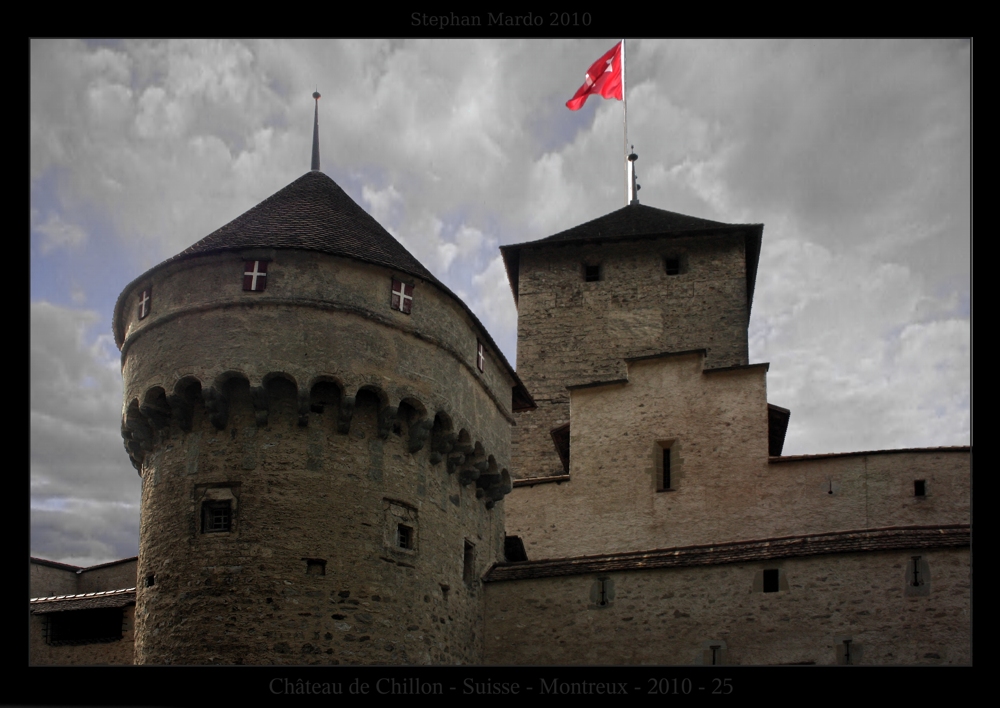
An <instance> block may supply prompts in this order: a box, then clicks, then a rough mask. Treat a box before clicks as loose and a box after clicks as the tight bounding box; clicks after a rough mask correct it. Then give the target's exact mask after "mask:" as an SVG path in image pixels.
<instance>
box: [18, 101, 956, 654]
mask: <svg viewBox="0 0 1000 708" xmlns="http://www.w3.org/2000/svg"><path fill="white" fill-rule="evenodd" d="M317 98H318V96H317ZM762 232H763V227H762V225H760V224H724V223H719V222H714V221H707V220H704V219H697V218H693V217H689V216H683V215H680V214H675V213H672V212H668V211H663V210H660V209H655V208H651V207H648V206H645V205H641V204H638V202H637V200H633V203H631V204H629V205H628V206H625V207H623V208H622V209H619V210H617V211H615V212H612V213H611V214H608V215H606V216H604V217H601V218H598V219H596V220H594V221H591V222H588V223H586V224H582V225H580V226H577V227H575V228H571V229H569V230H567V231H563V232H561V233H558V234H556V235H554V236H550V237H548V238H545V239H542V240H539V241H532V242H528V243H521V244H517V245H509V246H504V247H502V248H501V251H502V255H503V258H504V262H505V265H506V268H507V274H508V278H509V281H510V285H511V290H512V293H513V297H514V299H515V302H516V303H517V308H518V369H517V370H516V371H515V370H514V368H513V367H512V366H511V365H510V364H509V363H508V362H507V360H506V359H505V358H504V356H503V354H502V353H501V352H500V350H499V349H498V347H497V346H496V344H495V343H494V341H493V340H492V338H491V337H490V335H489V333H488V332H487V331H486V329H485V328H484V327H483V326H482V324H481V323H480V322H479V320H478V319H477V318H476V316H475V315H474V314H473V312H472V311H471V310H470V309H469V308H468V306H466V305H465V304H464V303H463V302H462V301H461V300H460V299H459V298H458V297H457V296H456V295H455V294H454V293H452V292H451V291H450V290H449V289H448V288H447V287H446V286H445V285H444V284H442V283H441V282H440V281H439V280H438V279H437V278H435V277H434V276H433V274H431V273H430V272H429V271H428V270H427V269H426V268H424V267H423V266H422V265H421V264H420V263H419V262H418V261H417V260H416V259H415V258H413V256H411V255H410V254H409V253H408V252H407V251H406V250H405V249H404V248H403V247H402V246H401V245H400V244H399V243H398V242H397V241H396V240H395V239H394V238H393V237H392V236H391V235H390V234H389V233H388V232H387V231H386V230H385V229H384V228H382V227H381V226H380V225H379V224H378V223H377V222H376V221H375V220H374V219H372V217H371V216H369V215H368V214H367V213H366V212H365V211H364V210H363V209H361V208H360V207H359V206H358V205H357V204H355V203H354V202H353V201H352V200H351V199H350V197H348V196H347V195H346V194H345V193H344V191H343V190H342V189H341V188H340V187H339V186H338V185H337V184H336V183H334V181H333V180H331V179H330V178H329V177H327V176H326V175H324V174H323V173H322V172H321V171H320V170H319V152H318V135H317V134H315V133H314V145H313V169H312V170H311V171H310V172H308V173H306V174H305V175H303V176H302V177H301V178H299V179H297V180H296V181H294V182H293V183H291V184H290V185H288V186H287V187H285V188H284V189H282V190H280V191H279V192H277V193H276V194H274V195H273V196H271V197H270V198H268V199H267V200H265V201H264V202H262V203H260V204H259V205H257V206H256V207H254V208H252V209H250V210H249V211H248V212H246V213H245V214H243V215H242V216H239V217H238V218H236V219H235V220H233V221H232V222H230V223H229V224H226V225H225V226H223V227H222V228H220V229H218V230H217V231H215V232H214V233H212V234H210V235H209V236H207V237H205V238H204V239H202V240H201V241H198V242H197V243H195V244H194V245H193V246H191V247H190V248H188V249H187V250H185V251H183V252H182V253H180V254H178V255H177V256H175V257H173V258H171V259H169V260H167V261H165V262H163V263H161V264H160V265H158V266H156V267H154V268H152V269H151V270H149V271H147V272H146V273H144V274H142V275H141V276H139V277H138V278H136V279H135V280H133V281H132V282H131V283H130V284H129V285H128V286H127V287H126V288H125V290H124V291H123V292H122V294H121V296H120V297H119V299H118V303H117V305H116V307H115V313H114V335H115V340H116V342H117V344H118V346H119V348H120V349H121V353H122V375H123V378H124V388H125V402H124V409H123V416H122V436H123V439H124V441H125V447H126V449H127V451H128V454H129V456H130V457H131V459H132V463H133V465H134V466H135V468H136V470H137V471H138V473H139V474H140V476H141V478H142V502H141V509H142V516H141V529H140V552H139V556H138V558H137V559H126V560H125V561H122V562H119V563H117V564H108V567H104V566H101V567H99V568H94V569H78V568H73V567H70V566H61V564H56V563H51V562H46V561H37V560H35V559H33V560H32V565H31V568H32V574H33V580H34V579H36V578H37V580H38V583H37V584H35V583H34V582H33V585H35V587H37V588H43V587H44V588H45V589H44V590H39V591H33V592H32V595H33V596H34V599H32V600H30V601H29V605H30V611H31V616H32V661H33V662H35V663H116V662H118V663H132V662H133V661H134V662H135V663H143V664H314V663H322V664H359V663H360V664H394V665H395V664H418V665H425V664H456V663H458V664H478V663H487V664H610V663H621V664H722V663H728V664H836V663H841V664H914V663H935V664H939V663H945V664H961V663H969V662H971V650H970V638H971V623H970V581H971V573H970V549H969V546H970V527H969V514H970V512H969V505H970V482H971V471H970V449H969V448H968V447H955V448H933V447H932V448H921V449H911V450H879V451H869V452H854V453H842V454H828V455H802V456H792V457H790V456H782V454H781V452H782V444H783V440H784V435H785V430H786V427H787V425H788V421H789V415H790V412H789V411H788V410H786V409H784V408H781V407H779V406H777V405H772V404H769V403H768V402H767V398H766V374H767V364H751V363H750V362H749V358H748V346H747V327H748V323H749V318H750V309H751V306H752V302H753V293H754V283H755V280H756V274H757V264H758V257H759V253H760V247H761V239H762ZM71 575H72V576H73V579H72V580H70V579H69V578H70V576H71ZM125 576H130V577H131V578H132V579H133V582H132V583H131V585H129V584H128V580H126V579H125ZM86 578H91V579H92V581H91V580H85V579H86ZM98 581H101V582H98ZM112 585H116V587H111V586H112ZM40 595H45V597H40ZM595 637H599V638H600V641H595Z"/></svg>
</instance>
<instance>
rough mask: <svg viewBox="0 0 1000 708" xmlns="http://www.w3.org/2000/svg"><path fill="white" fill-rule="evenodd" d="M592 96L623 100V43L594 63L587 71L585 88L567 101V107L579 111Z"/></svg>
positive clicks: (580, 89) (582, 87)
mask: <svg viewBox="0 0 1000 708" xmlns="http://www.w3.org/2000/svg"><path fill="white" fill-rule="evenodd" d="M592 94H597V95H599V96H603V97H604V98H617V99H618V100H619V101H620V100H622V43H621V42H619V43H618V44H616V45H615V46H614V47H612V48H611V49H610V50H609V51H608V53H607V54H605V55H604V56H603V57H601V58H600V59H598V60H597V61H595V62H594V65H593V66H592V67H590V69H589V70H588V71H587V76H586V78H585V79H584V82H583V86H581V87H580V88H579V90H578V91H577V92H576V94H574V96H573V98H571V99H570V100H568V101H566V107H567V108H568V109H570V110H571V111H578V110H580V109H581V108H583V104H584V103H586V102H587V98H588V97H589V96H591V95H592Z"/></svg>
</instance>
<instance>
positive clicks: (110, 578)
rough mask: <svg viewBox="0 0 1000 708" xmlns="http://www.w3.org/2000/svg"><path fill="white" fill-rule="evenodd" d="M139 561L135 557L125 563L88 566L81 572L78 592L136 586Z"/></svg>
mask: <svg viewBox="0 0 1000 708" xmlns="http://www.w3.org/2000/svg"><path fill="white" fill-rule="evenodd" d="M137 566H138V561H137V560H135V559H133V560H130V561H126V562H124V563H114V564H108V565H102V566H99V567H96V568H87V569H84V571H83V572H82V573H80V583H79V585H78V587H79V588H80V589H79V590H77V592H78V593H83V592H101V591H104V590H119V589H121V588H134V587H135V573H136V568H137Z"/></svg>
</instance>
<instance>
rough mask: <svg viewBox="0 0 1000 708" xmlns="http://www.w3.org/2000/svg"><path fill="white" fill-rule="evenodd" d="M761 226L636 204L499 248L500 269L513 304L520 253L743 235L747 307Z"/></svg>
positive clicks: (749, 299)
mask: <svg viewBox="0 0 1000 708" xmlns="http://www.w3.org/2000/svg"><path fill="white" fill-rule="evenodd" d="M763 232H764V225H763V224H726V223H723V222H721V221H711V220H709V219H699V218H698V217H695V216H687V215H685V214H678V213H677V212H673V211H667V210H666V209H657V208H655V207H651V206H646V205H644V204H639V203H638V202H636V203H634V204H629V205H627V206H624V207H622V208H621V209H617V210H615V211H613V212H611V213H609V214H605V215H604V216H599V217H598V218H596V219H592V220H591V221H588V222H586V223H583V224H580V225H578V226H574V227H573V228H570V229H566V230H565V231H560V232H559V233H557V234H553V235H552V236H547V237H545V238H542V239H538V240H537V241H528V242H526V243H513V244H510V245H507V246H501V247H500V253H501V254H502V255H503V262H504V267H505V268H506V269H507V278H508V280H509V281H510V288H511V291H512V292H513V293H514V302H515V303H516V302H517V295H518V282H519V275H520V262H521V250H522V249H529V248H539V247H545V246H568V245H570V244H573V245H579V244H585V243H610V242H615V241H635V240H644V239H654V238H662V237H682V236H706V237H707V236H712V235H716V234H723V233H743V234H745V236H746V261H747V303H748V309H749V306H750V304H752V303H753V290H754V282H755V280H756V278H757V262H758V260H759V258H760V243H761V238H762V236H763Z"/></svg>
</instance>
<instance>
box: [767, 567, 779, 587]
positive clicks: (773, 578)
mask: <svg viewBox="0 0 1000 708" xmlns="http://www.w3.org/2000/svg"><path fill="white" fill-rule="evenodd" d="M764 592H778V570H777V569H774V570H765V571H764Z"/></svg>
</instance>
